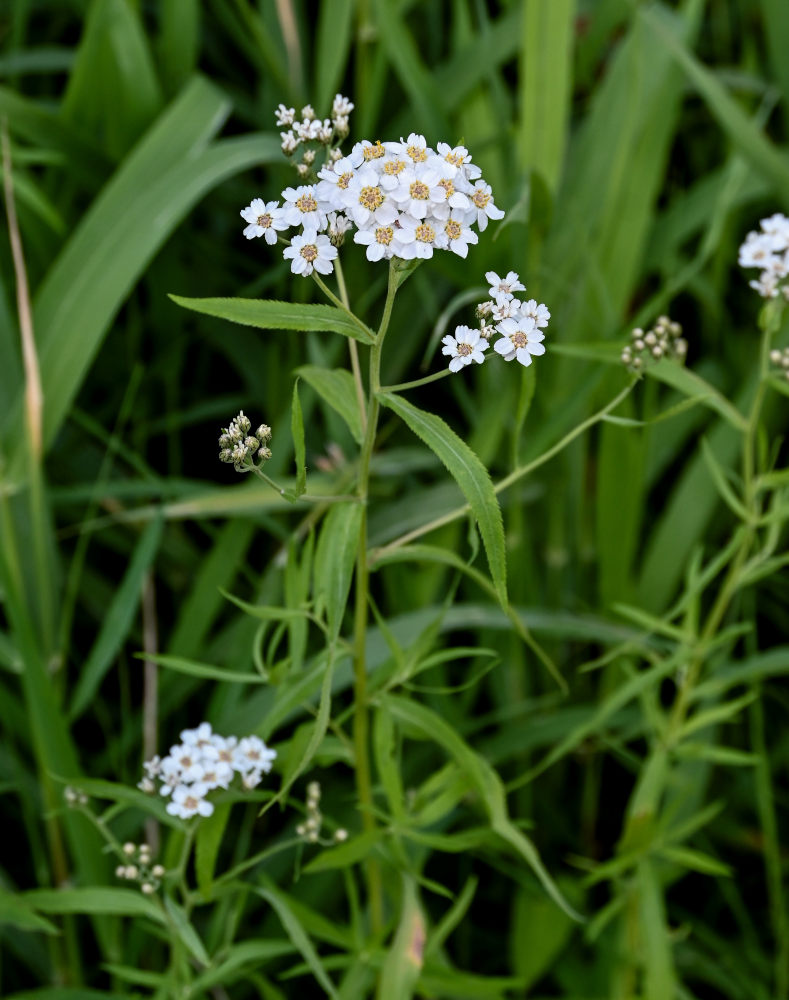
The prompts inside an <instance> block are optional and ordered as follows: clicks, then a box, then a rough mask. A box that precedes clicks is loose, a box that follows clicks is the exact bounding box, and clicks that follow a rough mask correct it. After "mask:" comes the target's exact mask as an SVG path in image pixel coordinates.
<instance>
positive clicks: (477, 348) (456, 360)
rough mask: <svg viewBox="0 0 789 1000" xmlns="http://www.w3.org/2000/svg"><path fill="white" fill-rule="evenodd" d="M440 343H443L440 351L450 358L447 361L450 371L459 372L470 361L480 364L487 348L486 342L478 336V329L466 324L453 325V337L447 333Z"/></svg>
mask: <svg viewBox="0 0 789 1000" xmlns="http://www.w3.org/2000/svg"><path fill="white" fill-rule="evenodd" d="M441 343H442V344H443V345H444V346H443V348H442V349H441V353H442V354H446V355H448V356H449V357H450V358H451V360H450V362H449V370H450V371H451V372H459V371H460V369H461V368H464V367H465V366H466V365H470V364H471V362H472V361H476V363H477V364H478V365H481V364H482V362H483V361H484V360H485V351H487V349H488V342H487V340H485V339H484V337H481V336H480V332H479V330H472V329H471V327H468V326H457V327H455V335H454V337H452V336H449V335H447V336H446V337H444V338H443V340H442V341H441Z"/></svg>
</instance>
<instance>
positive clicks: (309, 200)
mask: <svg viewBox="0 0 789 1000" xmlns="http://www.w3.org/2000/svg"><path fill="white" fill-rule="evenodd" d="M296 208H297V209H298V210H299V211H300V212H304V214H305V215H306V214H307V213H308V212H317V211H318V203H317V201H315V199H314V198H313V197H312V195H311V194H303V195H302V196H301V197H300V198H297V199H296Z"/></svg>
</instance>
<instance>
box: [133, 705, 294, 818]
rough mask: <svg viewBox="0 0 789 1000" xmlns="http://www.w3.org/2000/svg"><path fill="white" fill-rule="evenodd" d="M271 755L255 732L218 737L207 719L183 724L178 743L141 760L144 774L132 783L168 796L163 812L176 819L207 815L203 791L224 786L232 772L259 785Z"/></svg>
mask: <svg viewBox="0 0 789 1000" xmlns="http://www.w3.org/2000/svg"><path fill="white" fill-rule="evenodd" d="M276 756H277V751H276V750H270V749H269V748H268V747H267V746H266V744H265V743H264V742H263V740H261V739H260V738H259V737H258V736H245V737H244V738H243V739H240V740H239V739H238V738H237V737H235V736H220V735H219V734H218V733H214V732H212V730H211V725H210V724H209V723H208V722H201V723H200V725H199V726H198V727H197V728H196V729H184V730H183V732H182V733H181V742H180V743H176V744H175V745H174V746H172V747H170V753H169V754H168V755H167V756H166V757H158V756H157V757H154V758H153V759H152V760H147V761H146V762H145V763H144V764H143V770H144V772H145V776H144V777H143V779H142V781H140V782H139V784H138V786H137V787H138V788H141V789H142V790H143V791H144V792H150V793H152V792H155V791H156V782H157V781H158V782H159V792H160V794H162V795H166V796H170V801H169V802H168V803H167V812H168V813H170V814H171V815H172V816H179V817H180V818H181V819H190V818H191V817H192V816H210V815H211V813H212V812H213V811H214V806H213V803H211V802H209V801H208V800H207V799H206V795H207V794H208V793H209V792H210V791H212V790H213V789H214V788H229V787H230V783H231V782H232V781H233V778H234V777H235V775H236V774H238V775H240V777H241V784H242V786H243V788H245V789H247V790H250V789H252V788H255V787H256V786H257V785H259V784H260V782H261V780H262V778H263V775H264V774H268V772H269V771H270V770H271V766H272V763H273V761H274V759H275V757H276Z"/></svg>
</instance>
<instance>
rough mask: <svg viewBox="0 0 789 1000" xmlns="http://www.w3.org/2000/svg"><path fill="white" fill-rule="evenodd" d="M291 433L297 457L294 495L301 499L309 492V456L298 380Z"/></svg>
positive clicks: (295, 387)
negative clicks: (305, 441)
mask: <svg viewBox="0 0 789 1000" xmlns="http://www.w3.org/2000/svg"><path fill="white" fill-rule="evenodd" d="M290 432H291V434H292V436H293V451H294V453H295V456H296V486H295V489H294V494H295V496H297V497H300V496H302V495H303V494H304V493H306V492H307V455H306V448H305V445H304V415H303V414H302V412H301V402H300V400H299V380H298V379H296V381H295V382H294V383H293V400H292V402H291V407H290Z"/></svg>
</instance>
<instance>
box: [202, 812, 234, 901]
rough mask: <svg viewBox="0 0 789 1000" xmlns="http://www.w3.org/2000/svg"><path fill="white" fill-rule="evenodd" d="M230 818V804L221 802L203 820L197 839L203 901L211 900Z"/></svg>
mask: <svg viewBox="0 0 789 1000" xmlns="http://www.w3.org/2000/svg"><path fill="white" fill-rule="evenodd" d="M229 817H230V803H229V802H219V803H217V805H215V806H214V811H213V813H212V814H211V815H210V816H207V817H205V818H203V819H202V820H201V821H200V825H199V826H198V828H197V835H196V837H195V873H196V874H197V888H198V889H199V890H200V892H201V893H202V894H203V899H210V898H211V894H212V889H213V883H214V869H215V868H216V859H217V857H218V855H219V848H220V847H221V845H222V837H223V835H224V832H225V827H226V826H227V821H228V819H229Z"/></svg>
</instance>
